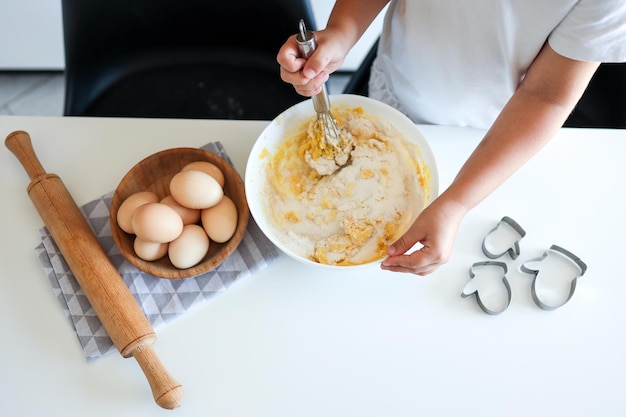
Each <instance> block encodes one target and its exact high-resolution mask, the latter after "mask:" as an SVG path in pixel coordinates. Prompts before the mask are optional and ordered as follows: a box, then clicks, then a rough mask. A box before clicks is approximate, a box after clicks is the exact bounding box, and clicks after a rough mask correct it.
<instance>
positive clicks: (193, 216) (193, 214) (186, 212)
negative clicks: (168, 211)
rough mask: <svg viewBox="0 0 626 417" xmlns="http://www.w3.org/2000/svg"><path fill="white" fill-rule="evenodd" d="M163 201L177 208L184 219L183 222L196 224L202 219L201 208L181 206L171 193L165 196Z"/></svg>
mask: <svg viewBox="0 0 626 417" xmlns="http://www.w3.org/2000/svg"><path fill="white" fill-rule="evenodd" d="M161 203H163V204H165V205H168V206H170V207H171V208H173V209H174V210H176V212H177V213H178V214H179V215H180V217H181V218H182V219H183V224H195V223H198V222H199V221H200V209H191V208H189V207H185V206H181V205H180V204H178V202H177V201H176V200H174V197H172V196H171V195H168V196H167V197H165V198H163V199H162V200H161Z"/></svg>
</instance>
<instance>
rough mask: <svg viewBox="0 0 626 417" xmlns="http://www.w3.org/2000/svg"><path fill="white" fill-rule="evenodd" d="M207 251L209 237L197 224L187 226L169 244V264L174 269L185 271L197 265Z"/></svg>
mask: <svg viewBox="0 0 626 417" xmlns="http://www.w3.org/2000/svg"><path fill="white" fill-rule="evenodd" d="M208 251H209V237H208V236H207V234H206V232H205V231H204V229H203V228H202V227H200V226H198V225H197V224H188V225H186V226H185V227H184V228H183V232H182V233H181V234H180V236H179V237H178V238H176V239H175V240H174V241H172V242H171V243H170V244H169V248H168V251H167V253H168V255H169V258H170V262H172V265H174V266H175V267H176V268H179V269H187V268H191V267H192V266H194V265H197V264H198V263H199V262H200V261H201V260H202V259H203V258H204V256H205V255H206V254H207V252H208Z"/></svg>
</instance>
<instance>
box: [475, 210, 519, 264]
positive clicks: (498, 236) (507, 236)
mask: <svg viewBox="0 0 626 417" xmlns="http://www.w3.org/2000/svg"><path fill="white" fill-rule="evenodd" d="M524 236H526V231H525V230H524V229H523V228H522V226H520V225H519V224H517V222H516V221H515V220H513V219H512V218H510V217H508V216H504V217H503V218H502V220H500V222H498V224H497V225H496V227H494V228H493V229H491V231H490V232H489V233H487V235H486V236H485V238H484V239H483V253H484V254H485V256H486V257H488V258H489V259H496V258H499V257H501V256H502V255H504V254H505V253H508V254H509V255H510V256H511V259H517V257H518V256H519V254H520V247H519V241H520V240H521V239H522V238H523V237H524ZM491 240H494V241H495V240H501V241H504V246H502V248H503V249H502V248H501V249H502V250H500V249H498V251H497V252H494V250H493V246H498V244H496V243H494V242H491ZM511 240H513V242H511ZM498 243H500V246H501V245H502V244H503V242H498Z"/></svg>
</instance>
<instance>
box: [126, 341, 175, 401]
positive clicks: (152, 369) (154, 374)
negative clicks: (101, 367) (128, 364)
mask: <svg viewBox="0 0 626 417" xmlns="http://www.w3.org/2000/svg"><path fill="white" fill-rule="evenodd" d="M133 356H134V357H135V360H136V361H137V363H139V366H140V367H141V369H142V370H143V373H144V374H145V375H146V378H147V379H148V383H149V384H150V388H151V389H152V396H153V397H154V401H155V402H156V403H157V404H158V405H159V406H161V407H163V408H165V409H168V410H172V409H174V408H177V407H179V406H180V405H181V403H182V399H183V386H182V385H181V384H180V383H179V382H178V381H177V380H176V379H174V378H173V377H172V376H171V375H170V374H169V373H168V372H167V370H166V369H165V367H164V366H163V364H162V363H161V361H160V360H159V358H158V357H157V355H156V354H155V353H154V350H153V349H152V346H150V345H147V344H143V345H140V346H137V348H135V349H134V350H133Z"/></svg>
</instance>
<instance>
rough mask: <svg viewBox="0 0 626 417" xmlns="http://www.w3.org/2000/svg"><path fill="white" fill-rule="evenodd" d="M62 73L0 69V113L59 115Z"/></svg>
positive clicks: (333, 85)
mask: <svg viewBox="0 0 626 417" xmlns="http://www.w3.org/2000/svg"><path fill="white" fill-rule="evenodd" d="M348 79H349V75H346V74H333V75H332V76H331V79H330V81H329V83H328V91H329V93H330V94H338V93H341V91H342V90H343V87H344V86H345V83H346V82H347V81H348ZM64 94H65V78H64V74H63V73H62V72H0V115H21V116H62V115H63V101H64Z"/></svg>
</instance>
